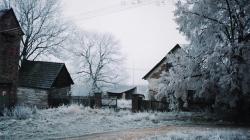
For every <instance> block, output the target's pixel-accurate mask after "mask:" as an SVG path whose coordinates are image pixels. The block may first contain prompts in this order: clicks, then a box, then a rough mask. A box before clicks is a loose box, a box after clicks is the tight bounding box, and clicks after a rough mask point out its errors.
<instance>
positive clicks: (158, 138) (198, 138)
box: [141, 128, 250, 140]
mask: <svg viewBox="0 0 250 140" xmlns="http://www.w3.org/2000/svg"><path fill="white" fill-rule="evenodd" d="M249 139H250V131H249V130H248V131H247V130H243V129H241V130H240V129H228V130H225V129H218V128H206V130H197V129H189V130H187V129H185V130H178V131H171V132H169V133H167V134H162V135H155V136H151V137H147V138H142V139H141V140H249Z"/></svg>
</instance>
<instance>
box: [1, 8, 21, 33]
mask: <svg viewBox="0 0 250 140" xmlns="http://www.w3.org/2000/svg"><path fill="white" fill-rule="evenodd" d="M6 16H13V17H14V22H15V27H13V25H12V26H10V27H9V26H6V25H4V26H3V27H1V31H0V32H11V31H18V32H19V33H20V34H21V35H24V33H23V30H22V28H21V26H20V24H19V22H18V20H17V18H16V15H15V12H14V11H13V9H12V8H10V9H2V10H0V22H3V21H4V19H5V17H6Z"/></svg>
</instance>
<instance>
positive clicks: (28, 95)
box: [17, 87, 49, 108]
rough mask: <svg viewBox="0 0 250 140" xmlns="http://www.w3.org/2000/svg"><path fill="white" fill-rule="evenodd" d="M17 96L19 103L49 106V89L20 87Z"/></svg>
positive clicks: (38, 106) (42, 106)
mask: <svg viewBox="0 0 250 140" xmlns="http://www.w3.org/2000/svg"><path fill="white" fill-rule="evenodd" d="M17 98H18V101H17V104H18V105H25V106H31V107H34V106H36V107H37V108H48V107H49V105H48V91H47V90H43V89H33V88H25V87H18V89H17Z"/></svg>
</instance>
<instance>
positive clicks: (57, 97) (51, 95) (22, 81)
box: [17, 60, 74, 108]
mask: <svg viewBox="0 0 250 140" xmlns="http://www.w3.org/2000/svg"><path fill="white" fill-rule="evenodd" d="M72 84H74V83H73V80H72V78H71V76H70V74H69V72H68V70H67V68H66V66H65V64H64V63H54V62H42V61H28V60H25V61H24V62H23V64H22V66H21V69H20V72H19V85H18V89H17V103H18V104H19V105H28V106H36V107H38V108H48V107H57V106H59V105H62V104H68V103H69V102H70V97H71V94H70V89H71V85H72Z"/></svg>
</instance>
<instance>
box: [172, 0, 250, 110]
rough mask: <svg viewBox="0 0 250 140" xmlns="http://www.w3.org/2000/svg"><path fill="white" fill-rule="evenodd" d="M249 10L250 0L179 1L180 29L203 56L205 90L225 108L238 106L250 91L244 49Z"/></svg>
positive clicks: (177, 5)
mask: <svg viewBox="0 0 250 140" xmlns="http://www.w3.org/2000/svg"><path fill="white" fill-rule="evenodd" d="M249 13H250V1H248V0H240V1H239V0H216V1H211V0H182V1H178V2H177V4H176V11H175V16H176V21H177V23H178V25H179V30H180V32H182V33H183V34H184V35H185V36H187V38H188V39H189V40H190V46H192V47H194V48H195V49H193V51H194V52H195V53H194V54H193V57H195V58H198V59H197V60H201V61H200V62H201V63H200V64H199V65H200V70H201V72H202V74H203V78H204V79H203V81H204V82H203V85H202V87H203V89H202V93H201V94H203V95H204V94H213V95H214V96H215V106H217V107H218V108H223V107H224V108H225V109H224V110H230V109H233V108H238V107H239V106H238V105H239V101H240V99H241V97H242V96H243V95H244V94H249V91H245V92H243V91H244V89H243V88H242V86H243V85H244V83H242V81H244V76H243V75H244V72H243V69H244V68H245V67H246V63H245V62H246V61H247V60H245V58H244V57H243V54H244V52H243V50H244V49H246V48H247V47H249V45H244V43H245V42H246V41H247V40H248V39H249V36H250V30H249V29H250V14H249ZM242 44H243V45H242ZM211 89H213V90H211ZM208 91H209V92H210V93H208ZM211 92H213V93H211ZM204 96H205V95H204Z"/></svg>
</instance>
